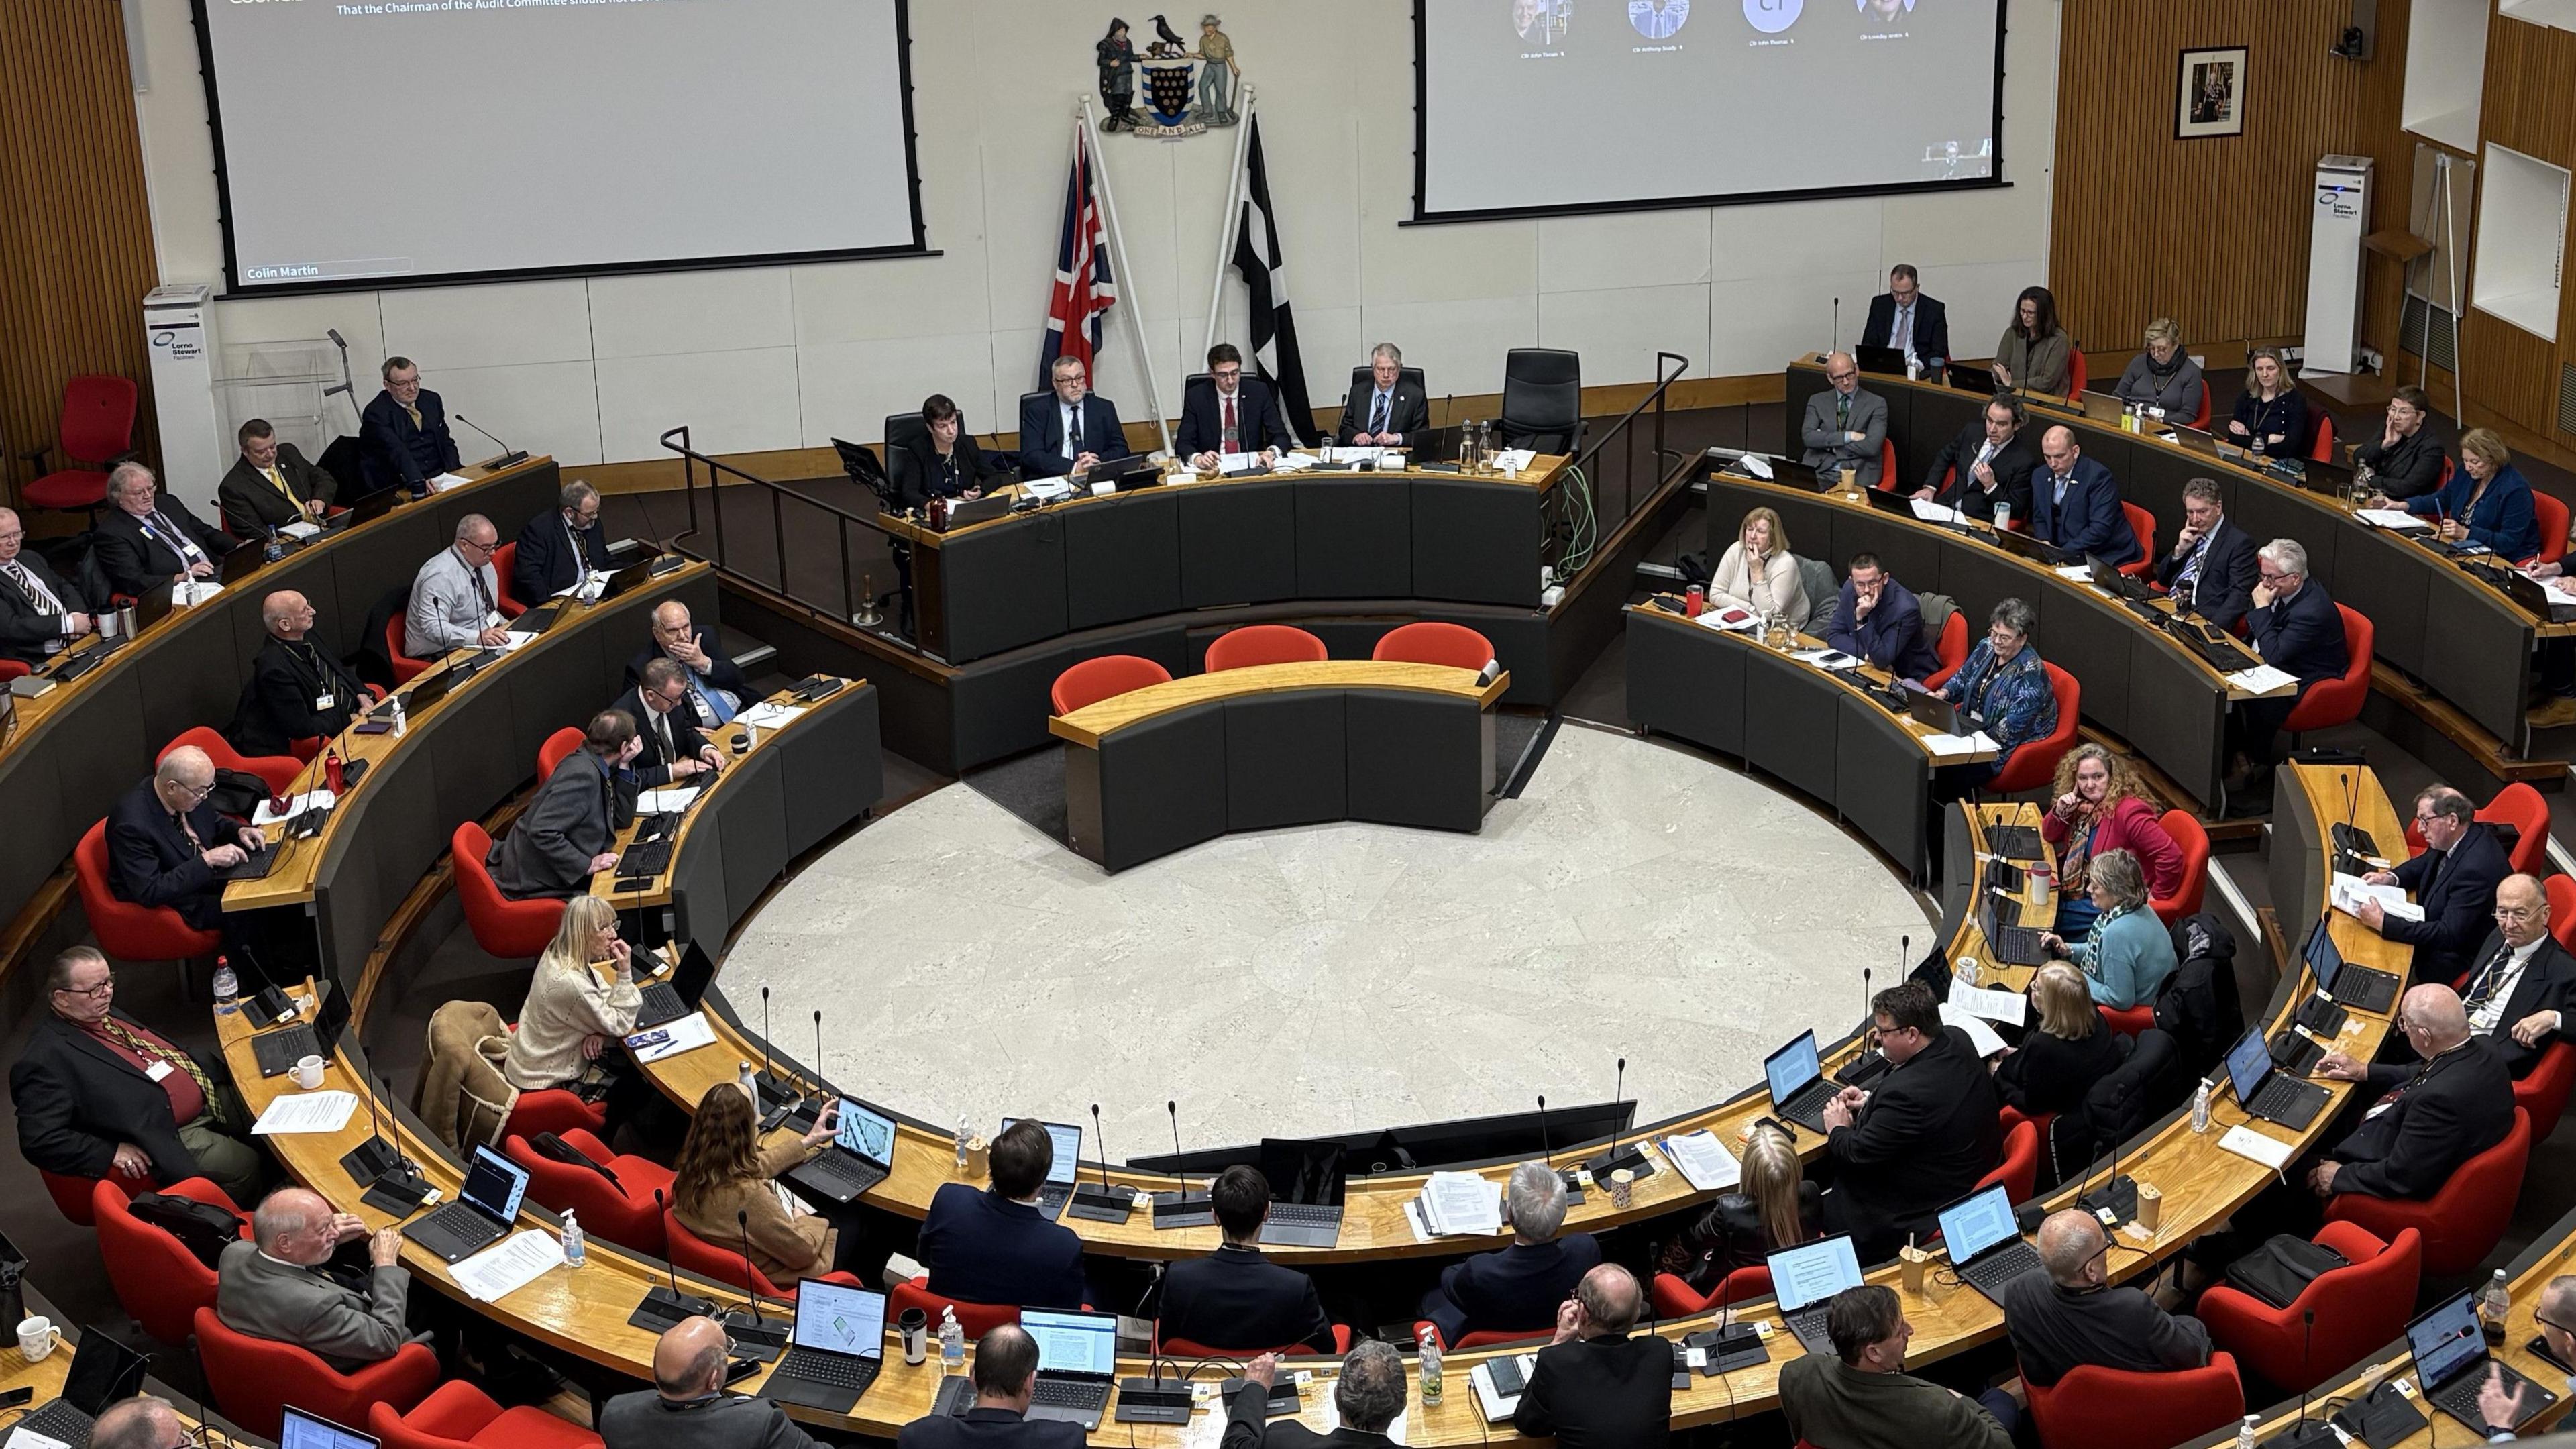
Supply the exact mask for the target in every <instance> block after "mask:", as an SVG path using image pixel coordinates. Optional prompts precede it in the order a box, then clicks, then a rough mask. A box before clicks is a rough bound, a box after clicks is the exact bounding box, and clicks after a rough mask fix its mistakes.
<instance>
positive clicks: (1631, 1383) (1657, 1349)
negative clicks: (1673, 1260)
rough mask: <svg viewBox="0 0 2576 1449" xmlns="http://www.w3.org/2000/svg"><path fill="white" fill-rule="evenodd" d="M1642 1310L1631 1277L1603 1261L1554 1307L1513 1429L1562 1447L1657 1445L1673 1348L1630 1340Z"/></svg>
mask: <svg viewBox="0 0 2576 1449" xmlns="http://www.w3.org/2000/svg"><path fill="white" fill-rule="evenodd" d="M1644 1309H1645V1293H1644V1291H1643V1290H1642V1289H1640V1288H1639V1287H1638V1286H1637V1278H1636V1275H1635V1274H1633V1273H1630V1272H1629V1271H1628V1270H1627V1269H1626V1268H1623V1267H1621V1266H1619V1265H1618V1264H1616V1263H1602V1264H1599V1265H1598V1266H1596V1267H1594V1268H1593V1269H1592V1270H1591V1271H1589V1272H1587V1273H1585V1274H1584V1275H1583V1277H1582V1278H1581V1279H1580V1280H1578V1281H1577V1282H1576V1283H1575V1285H1574V1294H1573V1296H1572V1297H1569V1298H1567V1299H1566V1300H1565V1302H1564V1304H1563V1305H1562V1306H1560V1307H1559V1308H1558V1309H1557V1310H1556V1337H1555V1338H1553V1339H1551V1340H1549V1342H1548V1345H1547V1347H1545V1348H1542V1349H1540V1350H1539V1351H1538V1366H1537V1368H1536V1369H1535V1370H1534V1371H1532V1373H1531V1374H1530V1378H1529V1384H1528V1386H1527V1387H1525V1388H1524V1389H1522V1391H1521V1402H1520V1407H1519V1408H1518V1409H1517V1410H1515V1411H1514V1412H1513V1414H1512V1427H1513V1428H1515V1429H1518V1430H1519V1431H1520V1432H1522V1433H1523V1434H1527V1435H1529V1436H1531V1437H1532V1438H1545V1437H1546V1436H1548V1435H1550V1434H1553V1435H1555V1436H1556V1441H1557V1442H1558V1443H1559V1444H1562V1445H1564V1446H1565V1449H1610V1446H1618V1445H1631V1444H1660V1443H1662V1442H1663V1441H1664V1438H1665V1435H1666V1434H1667V1432H1668V1431H1669V1430H1670V1428H1671V1422H1672V1417H1673V1348H1672V1345H1671V1344H1670V1343H1669V1342H1667V1341H1665V1340H1664V1339H1662V1338H1659V1337H1657V1336H1656V1335H1654V1334H1651V1333H1649V1334H1644V1335H1640V1336H1637V1337H1633V1338H1632V1337H1630V1336H1629V1332H1628V1330H1630V1329H1632V1328H1634V1327H1636V1326H1637V1318H1638V1316H1639V1314H1641V1313H1642V1312H1643V1311H1644Z"/></svg>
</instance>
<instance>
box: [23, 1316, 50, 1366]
mask: <svg viewBox="0 0 2576 1449" xmlns="http://www.w3.org/2000/svg"><path fill="white" fill-rule="evenodd" d="M53 1351H54V1321H53V1320H52V1319H50V1318H46V1317H44V1316H43V1315H41V1314H37V1315H31V1316H29V1317H26V1318H22V1319H20V1320H18V1352H19V1354H20V1356H22V1357H24V1358H25V1359H26V1360H27V1362H29V1363H36V1362H39V1361H41V1360H42V1359H44V1357H45V1356H46V1355H48V1354H50V1353H52V1352H53Z"/></svg>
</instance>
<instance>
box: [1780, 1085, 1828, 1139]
mask: <svg viewBox="0 0 2576 1449" xmlns="http://www.w3.org/2000/svg"><path fill="white" fill-rule="evenodd" d="M1839 1090H1840V1089H1839V1088H1837V1087H1836V1086H1835V1085H1834V1084H1833V1083H1831V1082H1829V1081H1826V1080H1825V1079H1824V1078H1822V1077H1818V1078H1816V1079H1815V1080H1814V1081H1812V1082H1809V1083H1808V1084H1807V1085H1805V1086H1803V1087H1800V1088H1799V1089H1798V1090H1796V1091H1795V1092H1792V1093H1790V1094H1789V1100H1788V1101H1785V1102H1783V1103H1781V1104H1780V1107H1779V1111H1780V1115H1781V1116H1783V1117H1786V1118H1788V1119H1789V1120H1790V1121H1792V1122H1795V1123H1797V1124H1798V1125H1799V1126H1801V1127H1804V1128H1806V1129H1807V1130H1808V1131H1810V1132H1819V1133H1820V1132H1823V1131H1824V1130H1825V1104H1826V1103H1827V1102H1830V1101H1832V1100H1833V1099H1834V1095H1835V1093H1836V1092H1837V1091H1839Z"/></svg>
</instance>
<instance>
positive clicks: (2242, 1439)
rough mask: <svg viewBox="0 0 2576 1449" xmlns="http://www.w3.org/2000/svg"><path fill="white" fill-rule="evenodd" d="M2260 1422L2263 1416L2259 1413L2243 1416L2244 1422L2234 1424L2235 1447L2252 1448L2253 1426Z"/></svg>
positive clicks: (2237, 1448) (2240, 1448) (2239, 1448)
mask: <svg viewBox="0 0 2576 1449" xmlns="http://www.w3.org/2000/svg"><path fill="white" fill-rule="evenodd" d="M2261 1422H2263V1416H2262V1415H2260V1414H2248V1415H2246V1416H2245V1422H2244V1423H2242V1424H2239V1425H2237V1426H2236V1449H2254V1444H2255V1439H2254V1426H2255V1425H2257V1424H2259V1423H2261Z"/></svg>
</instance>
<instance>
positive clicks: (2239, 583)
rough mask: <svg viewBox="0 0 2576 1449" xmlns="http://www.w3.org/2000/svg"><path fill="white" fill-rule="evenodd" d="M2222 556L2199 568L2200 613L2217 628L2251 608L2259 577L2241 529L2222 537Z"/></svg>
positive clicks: (2251, 545)
mask: <svg viewBox="0 0 2576 1449" xmlns="http://www.w3.org/2000/svg"><path fill="white" fill-rule="evenodd" d="M2225 541H2226V543H2227V544H2228V549H2227V553H2226V556H2225V557H2224V558H2223V559H2214V560H2212V561H2211V562H2210V564H2209V565H2208V567H2205V568H2204V569H2203V570H2202V573H2203V574H2204V575H2211V576H2210V577H2204V578H2203V579H2202V580H2201V583H2200V612H2201V616H2202V617H2203V618H2206V619H2207V620H2209V622H2211V623H2212V624H2215V625H2217V626H2218V627H2219V628H2221V629H2233V628H2235V627H2236V621H2237V620H2239V619H2242V618H2244V617H2245V612H2246V611H2247V610H2248V609H2251V608H2253V607H2254V586H2255V585H2256V584H2258V583H2260V582H2262V580H2263V570H2262V566H2261V565H2260V564H2259V563H2257V562H2256V561H2255V557H2254V554H2255V549H2254V540H2253V539H2251V538H2248V537H2246V536H2245V535H2244V534H2243V533H2242V532H2234V531H2232V532H2230V534H2229V535H2228V537H2227V539H2226V540H2225ZM2341 628H2342V616H2341V615H2337V616H2336V629H2337V631H2338V632H2340V631H2341Z"/></svg>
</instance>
